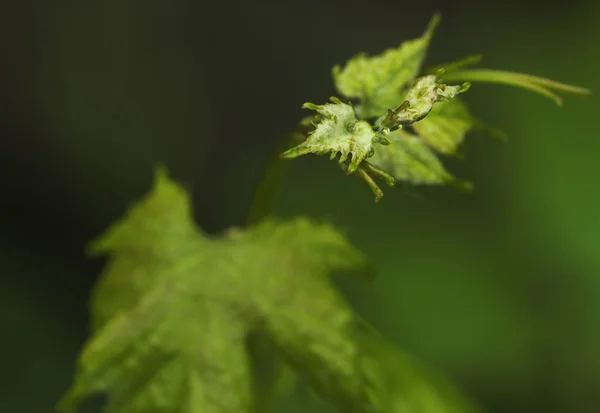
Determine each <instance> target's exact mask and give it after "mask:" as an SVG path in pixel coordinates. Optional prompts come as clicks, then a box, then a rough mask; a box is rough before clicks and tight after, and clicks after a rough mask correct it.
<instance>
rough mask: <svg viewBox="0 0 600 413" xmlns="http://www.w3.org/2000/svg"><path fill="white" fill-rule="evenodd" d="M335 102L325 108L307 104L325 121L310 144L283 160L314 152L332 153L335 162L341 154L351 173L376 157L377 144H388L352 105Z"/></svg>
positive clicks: (318, 125)
mask: <svg viewBox="0 0 600 413" xmlns="http://www.w3.org/2000/svg"><path fill="white" fill-rule="evenodd" d="M331 101H332V102H333V103H325V104H324V105H315V104H312V103H305V104H304V106H303V107H305V108H308V109H312V110H316V111H317V112H318V113H319V115H320V118H321V119H320V120H319V122H318V123H316V124H315V129H314V130H313V131H311V132H309V135H308V137H307V138H306V141H304V142H303V143H301V144H299V145H297V146H295V147H293V148H291V149H289V150H287V151H285V152H284V153H282V154H281V157H282V158H289V159H293V158H297V157H298V156H302V155H306V154H309V153H313V154H316V155H325V154H329V155H330V158H331V159H335V158H336V157H337V156H338V155H339V162H340V163H344V162H346V161H349V165H348V172H350V173H352V172H355V171H356V170H357V169H358V166H359V165H360V163H361V162H362V161H363V160H364V159H366V158H369V157H371V156H373V153H374V152H375V148H374V146H375V144H376V143H381V144H383V145H386V144H387V143H388V142H387V139H386V138H385V134H383V133H380V132H375V131H374V130H373V127H372V126H371V125H370V124H369V123H368V122H366V121H360V120H358V119H357V118H356V114H355V113H354V108H353V107H352V106H351V105H348V104H346V103H343V102H341V101H340V100H339V99H337V98H331Z"/></svg>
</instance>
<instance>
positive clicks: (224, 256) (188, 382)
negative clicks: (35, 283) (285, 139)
mask: <svg viewBox="0 0 600 413" xmlns="http://www.w3.org/2000/svg"><path fill="white" fill-rule="evenodd" d="M93 250H94V251H95V252H98V253H100V252H103V253H109V254H110V255H111V256H112V263H111V265H109V267H108V269H107V271H106V272H105V273H104V274H103V276H102V280H101V281H100V282H99V284H98V290H97V291H96V293H95V300H94V305H93V313H94V314H93V319H94V320H96V333H95V334H94V335H93V336H92V337H91V338H90V340H89V341H88V343H87V344H86V345H85V348H84V349H83V351H82V353H81V356H80V359H79V363H78V371H77V375H76V380H75V383H74V385H73V387H72V388H71V389H70V390H69V392H68V393H67V395H66V396H65V397H64V398H63V399H62V401H61V403H60V408H61V410H62V411H65V412H69V411H75V409H76V406H77V405H78V404H79V402H80V401H81V400H82V399H84V398H86V397H87V396H88V395H90V394H92V393H97V392H102V393H106V394H107V395H108V400H109V402H108V406H107V411H108V412H111V413H118V412H132V413H134V412H148V411H152V412H171V411H175V410H182V409H186V410H189V411H202V412H240V413H243V412H249V411H251V408H252V405H253V403H254V402H253V399H254V396H253V395H252V376H251V371H250V368H249V363H250V362H249V356H248V354H247V351H246V347H245V344H246V338H247V335H248V333H249V332H250V331H252V330H253V329H254V328H255V327H256V326H257V325H264V326H265V329H266V331H267V332H268V334H269V335H270V337H271V338H272V339H273V341H274V342H275V343H276V344H277V347H281V345H282V344H283V343H286V344H290V346H291V345H292V344H291V342H292V341H293V342H295V343H301V342H302V339H304V338H305V337H304V336H305V335H306V334H308V335H310V336H311V337H313V339H314V340H316V343H317V344H318V342H319V341H323V340H327V338H326V337H328V336H329V335H335V332H336V329H343V326H344V325H345V323H346V322H347V320H348V319H349V318H351V316H352V313H351V310H350V309H349V308H348V307H347V306H346V305H345V304H344V303H343V301H342V300H341V298H340V297H338V295H337V293H336V291H335V289H334V288H333V287H332V286H331V285H330V282H329V278H328V276H329V273H330V272H331V271H333V270H336V269H337V270H340V269H353V268H360V267H364V266H365V264H366V260H365V257H364V256H363V255H362V254H361V253H360V252H359V251H358V250H356V249H355V248H354V247H352V246H351V245H349V244H348V243H347V242H346V240H345V239H344V237H343V236H342V235H341V234H339V233H338V232H336V231H335V230H333V229H332V228H330V227H328V226H326V225H316V224H314V223H312V222H310V221H308V220H305V219H297V220H293V221H289V222H275V221H270V222H265V223H263V224H261V225H258V226H256V227H253V228H251V229H249V230H248V231H242V230H237V229H232V230H230V231H229V232H228V233H227V234H226V235H225V236H223V237H221V238H217V239H214V240H211V239H209V238H207V237H206V236H205V235H204V234H203V233H202V232H200V231H199V230H198V229H197V228H196V227H195V225H194V224H193V222H192V219H191V216H190V205H189V199H188V196H187V194H186V193H185V191H184V190H183V189H182V188H181V187H179V186H178V185H176V184H175V183H173V182H171V181H170V180H169V179H168V178H167V177H166V175H165V173H164V171H162V170H160V171H159V172H158V173H157V178H156V182H155V185H154V188H153V190H152V191H151V193H150V194H149V195H148V196H147V197H146V198H145V199H144V200H142V201H141V202H139V203H137V204H136V205H134V206H133V207H132V208H131V209H130V211H129V213H128V215H127V216H126V217H125V218H124V219H122V220H120V221H119V222H117V223H116V224H115V225H113V226H112V227H111V228H110V229H109V230H108V231H107V233H106V234H105V235H104V236H103V237H101V238H100V239H99V240H98V241H96V242H95V243H94V245H93ZM128 282H129V283H130V284H129V285H128V284H127V283H128ZM319 303H320V304H319ZM321 310H323V311H325V312H322V311H321ZM327 311H330V313H327ZM305 323H308V324H305ZM310 323H314V325H313V324H310ZM338 333H339V334H341V331H339V332H338ZM288 341H290V343H288ZM346 344H347V345H348V346H351V345H352V344H351V343H346ZM313 350H314V349H313Z"/></svg>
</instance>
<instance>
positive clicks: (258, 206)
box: [246, 132, 306, 226]
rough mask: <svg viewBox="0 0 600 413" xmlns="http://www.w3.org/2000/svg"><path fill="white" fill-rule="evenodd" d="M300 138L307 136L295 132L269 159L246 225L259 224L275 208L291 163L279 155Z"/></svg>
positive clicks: (284, 140) (253, 199) (251, 203)
mask: <svg viewBox="0 0 600 413" xmlns="http://www.w3.org/2000/svg"><path fill="white" fill-rule="evenodd" d="M299 138H300V140H304V139H305V138H306V136H304V135H302V134H301V133H300V132H294V133H292V134H290V135H289V136H288V137H287V138H286V139H283V140H282V141H281V142H280V143H279V145H277V148H276V149H275V153H274V154H273V155H272V156H271V157H270V158H269V160H268V161H267V164H266V165H265V168H264V169H263V173H262V177H261V178H260V181H259V183H258V186H257V187H256V189H255V190H254V194H253V195H252V201H251V202H250V208H249V210H248V214H247V215H246V226H250V225H254V224H257V223H258V222H260V221H261V220H262V219H264V218H266V217H267V216H268V215H269V214H270V212H271V211H272V210H273V207H274V205H275V201H276V199H277V195H279V192H280V190H281V187H282V183H283V178H284V176H285V173H286V171H287V170H288V168H289V164H290V162H289V161H287V160H285V159H281V158H280V157H279V155H280V154H281V153H283V152H284V151H285V150H286V149H288V148H289V147H290V146H292V145H293V143H295V141H296V140H298V139H299Z"/></svg>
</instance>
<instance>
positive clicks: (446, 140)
mask: <svg viewBox="0 0 600 413" xmlns="http://www.w3.org/2000/svg"><path fill="white" fill-rule="evenodd" d="M473 122H474V120H473V118H472V117H471V114H470V113H469V110H468V109H467V107H466V105H465V104H464V103H463V102H462V101H461V100H459V99H453V100H450V101H446V102H440V103H439V104H437V105H435V106H434V107H433V109H432V110H431V112H430V113H429V115H427V117H426V118H425V119H423V120H421V121H420V122H417V123H415V124H413V128H414V130H415V131H416V133H417V134H418V135H419V137H420V138H421V139H422V140H423V141H424V142H425V143H427V145H429V146H430V147H432V148H433V149H435V150H436V151H438V152H441V153H443V154H447V155H453V154H455V153H456V150H457V148H458V146H459V145H460V144H461V143H462V142H463V141H464V138H465V135H466V134H467V133H468V132H469V131H470V130H471V129H472V128H473Z"/></svg>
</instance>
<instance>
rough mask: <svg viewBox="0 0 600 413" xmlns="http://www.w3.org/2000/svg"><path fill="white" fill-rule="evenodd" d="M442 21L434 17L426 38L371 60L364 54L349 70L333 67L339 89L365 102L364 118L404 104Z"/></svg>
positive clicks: (357, 57) (348, 66) (418, 39)
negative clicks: (406, 94) (406, 93)
mask: <svg viewBox="0 0 600 413" xmlns="http://www.w3.org/2000/svg"><path fill="white" fill-rule="evenodd" d="M439 21H440V16H439V15H437V14H436V15H434V16H433V18H432V19H431V21H430V22H429V25H428V27H427V30H425V33H424V34H423V36H422V37H420V38H417V39H414V40H410V41H406V42H404V43H402V44H401V45H400V46H399V47H398V48H395V49H388V50H386V51H384V52H383V53H381V54H379V55H376V56H372V57H368V56H367V55H366V54H364V53H361V54H358V55H356V56H354V57H353V58H352V59H350V60H349V61H348V62H347V63H346V65H345V67H344V68H343V69H342V67H341V66H335V67H334V68H333V79H334V82H335V85H336V88H337V90H338V91H339V92H340V93H341V94H343V95H344V96H346V97H348V98H356V99H360V100H361V106H360V110H359V115H360V117H361V118H371V117H376V116H379V115H381V114H382V113H384V112H385V111H387V110H388V109H392V108H395V107H397V106H398V105H399V104H400V103H402V96H403V94H404V93H405V88H406V86H408V84H409V83H410V82H412V81H413V79H415V77H417V75H418V73H419V71H420V70H421V64H422V62H423V59H424V58H425V54H426V52H427V48H428V47H429V42H430V41H431V38H432V36H433V33H434V31H435V28H436V27H437V25H438V23H439Z"/></svg>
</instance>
